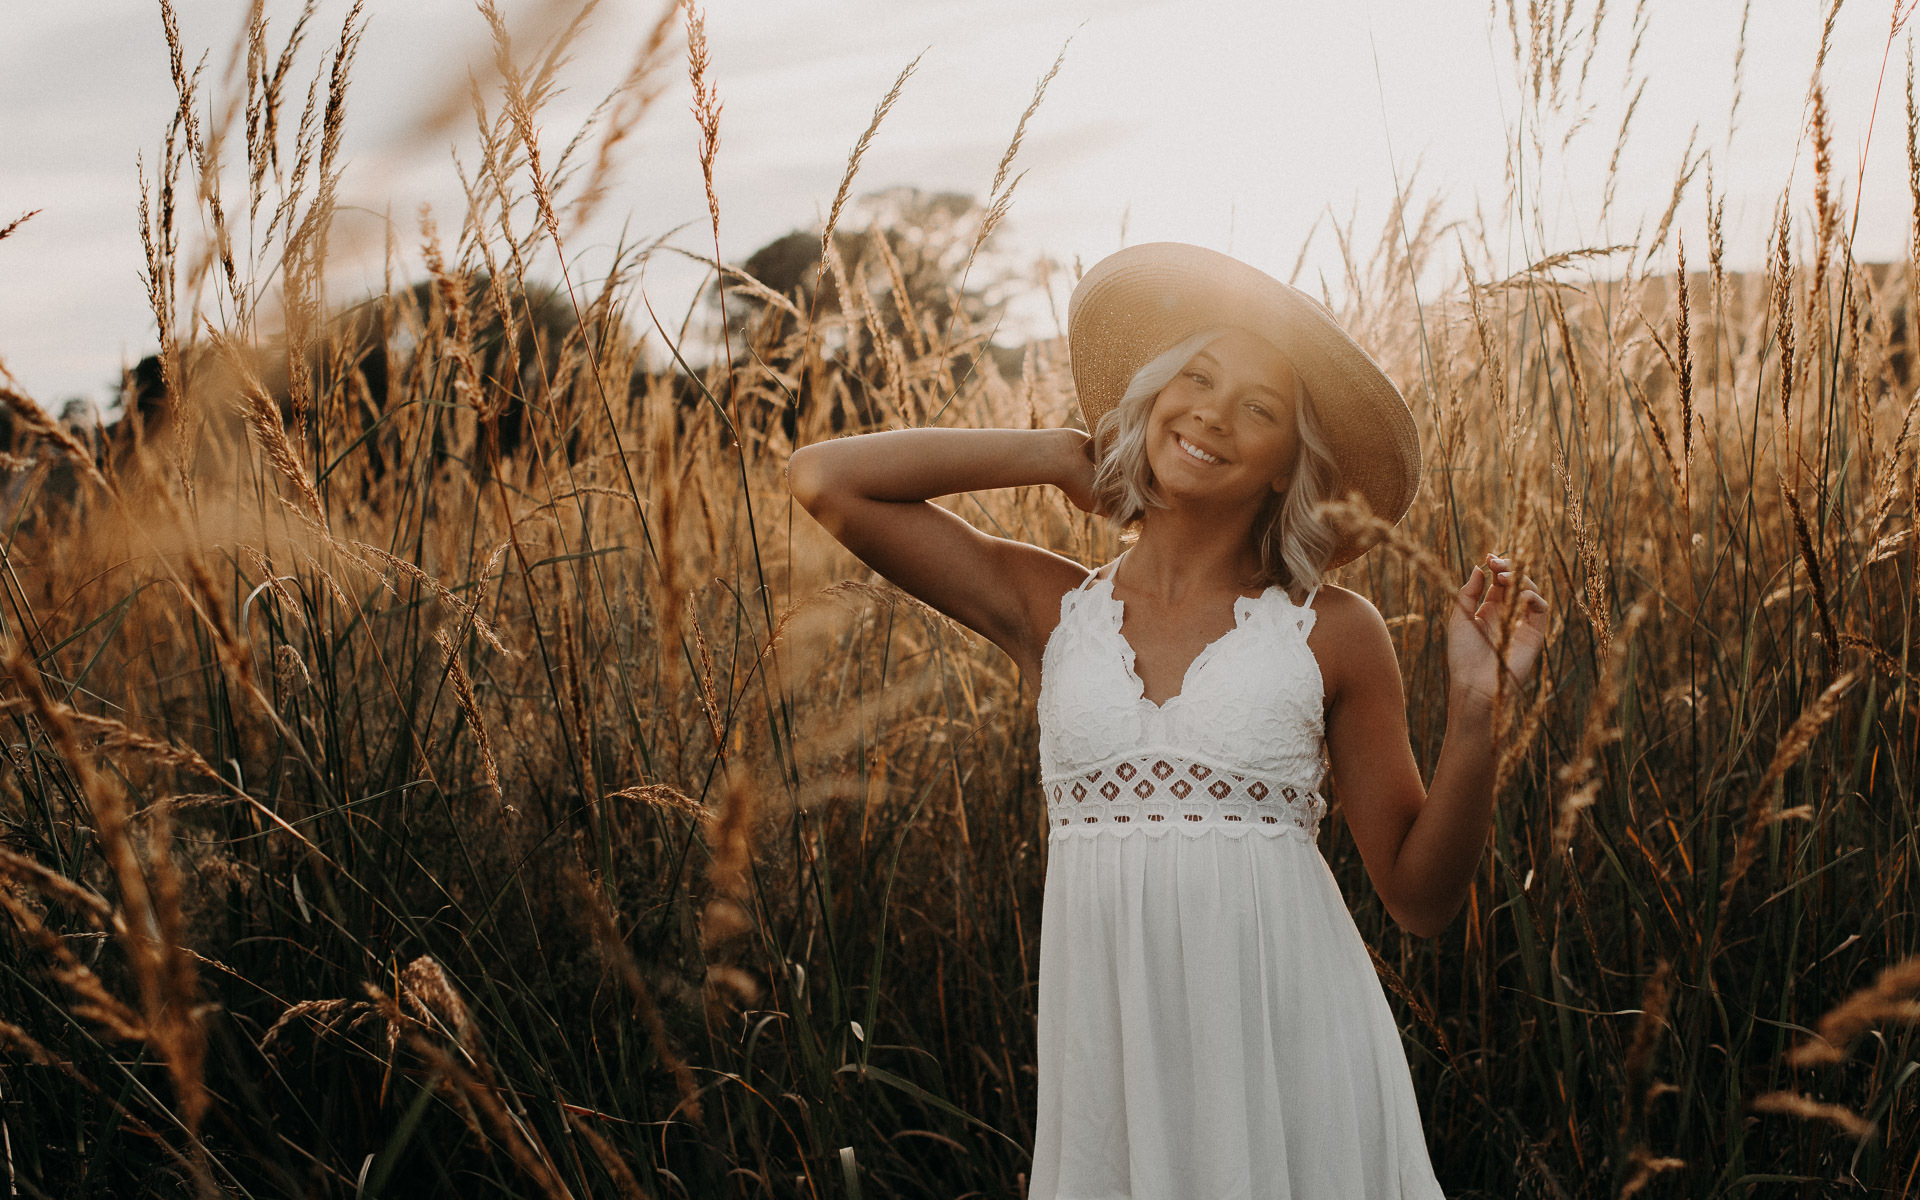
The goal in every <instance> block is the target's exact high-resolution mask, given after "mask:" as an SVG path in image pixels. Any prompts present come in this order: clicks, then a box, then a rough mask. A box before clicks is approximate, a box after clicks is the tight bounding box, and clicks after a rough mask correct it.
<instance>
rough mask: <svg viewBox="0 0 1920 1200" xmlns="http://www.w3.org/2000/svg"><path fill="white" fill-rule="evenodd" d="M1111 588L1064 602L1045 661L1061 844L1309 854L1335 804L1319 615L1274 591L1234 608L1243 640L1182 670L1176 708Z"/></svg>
mask: <svg viewBox="0 0 1920 1200" xmlns="http://www.w3.org/2000/svg"><path fill="white" fill-rule="evenodd" d="M1124 616H1125V613H1124V611H1123V609H1122V606H1121V603H1120V601H1119V600H1118V599H1117V598H1116V597H1115V596H1114V594H1113V584H1112V583H1111V581H1109V580H1106V579H1100V578H1097V577H1093V576H1089V578H1088V579H1087V581H1086V582H1084V583H1082V584H1081V585H1080V586H1079V587H1077V588H1075V589H1074V590H1072V591H1070V592H1068V593H1067V594H1066V595H1064V596H1062V597H1061V598H1060V623H1059V624H1058V625H1057V626H1055V628H1054V631H1053V633H1052V634H1051V635H1050V636H1049V637H1048V639H1047V644H1046V648H1045V649H1044V651H1043V652H1042V654H1041V659H1040V663H1041V667H1040V670H1041V675H1040V697H1039V705H1038V707H1039V718H1040V782H1041V787H1042V790H1043V791H1044V792H1045V795H1046V801H1047V823H1048V825H1049V827H1050V828H1051V829H1052V831H1053V835H1054V836H1055V837H1062V836H1075V835H1077V836H1082V837H1094V836H1100V835H1116V836H1125V835H1128V834H1131V833H1133V832H1136V831H1141V832H1145V833H1146V834H1148V835H1149V836H1159V835H1164V834H1165V833H1167V832H1169V831H1170V830H1173V829H1178V830H1180V832H1182V833H1184V834H1188V835H1191V836H1198V835H1200V834H1203V833H1224V834H1227V835H1228V836H1242V835H1244V834H1245V833H1246V831H1247V830H1249V829H1254V830H1258V831H1259V832H1260V833H1262V834H1265V835H1267V836H1270V837H1271V836H1283V835H1284V836H1289V837H1294V838H1298V839H1301V840H1305V841H1312V840H1313V839H1314V837H1315V836H1316V834H1317V833H1318V830H1319V825H1320V818H1321V816H1322V815H1323V814H1324V813H1325V811H1326V801H1325V800H1324V799H1323V798H1322V797H1321V795H1320V792H1319V787H1320V782H1321V779H1322V778H1323V777H1324V775H1325V771H1326V767H1325V754H1324V742H1323V736H1324V732H1325V728H1324V720H1323V715H1322V703H1323V696H1324V694H1325V693H1324V687H1323V684H1322V681H1321V678H1320V666H1319V663H1318V662H1317V661H1315V659H1314V657H1313V652H1312V651H1311V650H1310V649H1308V647H1307V634H1308V632H1309V631H1310V630H1312V628H1313V619H1314V612H1313V609H1311V608H1309V607H1305V606H1303V605H1299V604H1295V603H1294V602H1293V600H1292V599H1291V598H1289V597H1288V595H1287V593H1286V592H1285V591H1284V590H1282V589H1281V588H1278V587H1270V588H1268V589H1267V590H1266V592H1264V593H1263V594H1261V595H1260V596H1258V597H1247V596H1243V597H1241V598H1240V599H1239V600H1237V601H1235V603H1234V627H1233V628H1232V629H1230V630H1228V631H1227V632H1226V633H1224V634H1222V635H1221V636H1220V637H1219V638H1217V639H1215V640H1214V641H1213V642H1211V643H1209V644H1208V645H1207V647H1206V648H1205V649H1203V650H1202V651H1201V652H1200V653H1199V655H1198V656H1197V657H1196V658H1195V659H1194V660H1193V662H1192V664H1190V665H1189V666H1188V667H1187V672H1186V676H1185V678H1184V679H1183V680H1182V681H1181V686H1180V692H1179V694H1178V695H1176V696H1174V697H1172V698H1171V699H1169V700H1168V701H1167V702H1166V703H1165V704H1164V705H1158V704H1155V703H1153V702H1152V701H1151V700H1148V699H1147V698H1146V686H1145V685H1144V684H1143V683H1142V682H1141V681H1140V677H1139V676H1138V675H1137V674H1136V673H1135V671H1134V653H1133V648H1132V647H1131V646H1130V645H1128V644H1127V640H1126V639H1125V638H1124V637H1122V636H1121V633H1120V626H1121V622H1122V620H1123V618H1124Z"/></svg>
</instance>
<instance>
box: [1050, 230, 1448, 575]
mask: <svg viewBox="0 0 1920 1200" xmlns="http://www.w3.org/2000/svg"><path fill="white" fill-rule="evenodd" d="M1216 326H1226V327H1231V328H1237V329H1244V330H1246V331H1247V332H1249V333H1253V334H1257V335H1259V336H1260V337H1263V338H1265V339H1266V340H1267V341H1269V342H1271V343H1273V344H1274V345H1275V346H1276V347H1278V348H1279V349H1280V352H1281V353H1282V354H1285V355H1286V356H1287V361H1288V362H1290V363H1292V364H1293V369H1294V371H1295V372H1296V373H1297V374H1298V375H1299V377H1300V380H1301V382H1302V383H1304V384H1305V385H1306V388H1307V391H1308V393H1309V394H1310V395H1312V397H1313V407H1314V415H1315V416H1317V417H1318V418H1319V423H1320V428H1321V429H1322V430H1323V431H1324V432H1325V434H1326V438H1327V443H1328V445H1329V446H1330V447H1331V448H1332V450H1333V457H1334V461H1335V463H1336V464H1337V465H1338V466H1339V470H1340V484H1339V490H1340V494H1341V495H1342V496H1344V495H1345V494H1346V493H1347V492H1350V491H1355V492H1359V493H1360V495H1361V496H1362V497H1364V498H1365V500H1366V502H1367V504H1368V506H1369V507H1370V508H1372V510H1373V513H1374V515H1375V516H1377V517H1380V518H1382V519H1383V520H1387V521H1392V522H1396V523H1397V522H1398V521H1399V520H1400V518H1401V517H1403V516H1405V515H1406V512H1407V509H1408V507H1409V506H1411V505H1412V504H1413V497H1414V494H1415V493H1416V492H1418V491H1419V490H1420V435H1419V432H1418V431H1417V430H1416V429H1415V427H1414V423H1413V412H1412V410H1410V409H1409V408H1408V407H1407V402H1406V400H1405V399H1404V398H1403V397H1402V396H1401V395H1400V390H1399V389H1398V388H1396V387H1394V386H1393V381H1392V380H1390V379H1388V378H1387V376H1386V372H1384V371H1382V370H1381V369H1380V365H1379V364H1378V363H1376V362H1374V361H1373V358H1372V356H1371V355H1369V354H1368V353H1367V352H1366V351H1365V350H1362V349H1361V348H1360V347H1359V346H1358V345H1357V344H1356V343H1355V342H1354V340H1353V339H1352V338H1350V337H1348V336H1347V333H1346V331H1345V330H1343V329H1341V328H1340V326H1339V325H1337V324H1335V323H1334V319H1333V314H1332V313H1330V312H1328V311H1327V309H1326V308H1325V306H1323V305H1322V304H1321V303H1320V302H1319V301H1317V300H1315V299H1313V298H1312V297H1311V296H1308V295H1307V294H1306V293H1305V292H1302V291H1300V290H1299V289H1297V288H1292V287H1289V286H1287V285H1286V284H1284V283H1281V282H1280V281H1279V280H1278V279H1275V278H1273V277H1272V276H1271V275H1268V274H1266V273H1265V272H1263V271H1259V270H1256V269H1254V268H1253V267H1250V266H1248V265H1247V264H1245V263H1243V262H1241V261H1239V260H1238V259H1234V258H1229V257H1227V256H1226V255H1224V254H1219V253H1216V252H1215V251H1212V250H1207V249H1204V248H1202V247H1200V246H1189V245H1186V244H1184V243H1182V242H1148V243H1146V244H1144V245H1140V246H1129V247H1127V248H1126V249H1124V250H1121V251H1120V252H1118V253H1116V254H1110V255H1108V256H1107V257H1105V258H1103V259H1101V260H1100V261H1099V262H1097V263H1095V264H1094V265H1093V269H1092V270H1090V271H1088V272H1087V273H1086V275H1085V276H1084V277H1083V278H1082V279H1081V280H1080V283H1079V285H1078V286H1076V287H1075V288H1074V289H1073V298H1072V299H1071V300H1069V301H1068V303H1067V348H1068V351H1069V353H1070V354H1071V356H1072V360H1073V383H1074V388H1075V390H1076V391H1077V392H1078V393H1079V398H1080V413H1081V416H1083V417H1084V418H1085V419H1086V422H1087V429H1088V431H1089V432H1091V431H1092V430H1093V429H1094V428H1095V427H1096V426H1097V425H1098V424H1099V421H1100V418H1101V417H1102V416H1103V415H1105V414H1106V413H1107V412H1108V411H1109V410H1111V409H1112V408H1113V407H1114V406H1115V405H1117V404H1119V403H1120V397H1121V396H1122V395H1123V394H1124V393H1125V392H1126V390H1127V384H1128V383H1129V382H1131V381H1132V379H1133V376H1134V373H1135V372H1136V371H1138V370H1139V369H1140V368H1141V367H1142V366H1144V365H1146V364H1147V363H1148V362H1150V361H1152V360H1153V359H1154V358H1156V357H1158V356H1159V355H1161V354H1164V353H1165V352H1166V351H1168V350H1170V349H1172V348H1173V347H1174V346H1177V345H1179V344H1180V343H1181V342H1182V341H1185V340H1186V339H1187V338H1190V337H1192V336H1193V335H1194V334H1196V333H1199V332H1200V331H1201V330H1203V329H1211V328H1214V327H1216ZM1364 550H1365V547H1364V546H1363V545H1360V544H1357V542H1356V539H1354V538H1351V537H1347V538H1342V539H1341V540H1340V541H1339V543H1338V544H1336V546H1335V547H1334V553H1333V557H1332V559H1331V560H1330V561H1329V563H1328V566H1329V567H1337V566H1339V565H1341V564H1342V563H1346V562H1351V561H1352V560H1353V559H1355V558H1358V557H1359V556H1360V555H1361V554H1362V553H1363V552H1364Z"/></svg>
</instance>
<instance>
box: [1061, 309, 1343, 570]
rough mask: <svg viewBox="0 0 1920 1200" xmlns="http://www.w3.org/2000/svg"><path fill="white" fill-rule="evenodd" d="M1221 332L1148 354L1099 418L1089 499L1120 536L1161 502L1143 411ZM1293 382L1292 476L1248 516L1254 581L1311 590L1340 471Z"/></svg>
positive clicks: (1330, 534)
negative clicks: (1295, 451) (1295, 442)
mask: <svg viewBox="0 0 1920 1200" xmlns="http://www.w3.org/2000/svg"><path fill="white" fill-rule="evenodd" d="M1226 332H1227V330H1226V329H1224V328H1218V329H1207V330H1203V331H1201V332H1199V333H1196V334H1194V335H1193V336H1192V337H1190V338H1188V339H1186V340H1185V341H1183V342H1181V343H1180V344H1179V345H1177V346H1174V347H1173V348H1172V349H1169V350H1167V351H1165V352H1164V353H1162V354H1159V355H1157V356H1155V357H1154V358H1153V359H1151V360H1149V361H1148V362H1147V363H1146V364H1145V365H1144V366H1142V367H1141V368H1140V369H1139V370H1138V371H1135V372H1134V373H1133V379H1132V380H1131V381H1130V382H1129V383H1128V384H1127V390H1126V392H1125V393H1124V394H1123V395H1122V396H1121V397H1120V403H1119V404H1116V405H1115V406H1114V407H1113V408H1112V409H1111V410H1110V411H1108V412H1107V413H1105V414H1104V415H1103V416H1101V418H1100V420H1099V423H1098V424H1097V426H1096V427H1095V428H1094V430H1093V435H1094V444H1095V445H1096V446H1099V447H1102V450H1101V453H1100V461H1099V464H1098V465H1097V466H1096V467H1095V468H1094V476H1093V495H1094V499H1095V500H1096V501H1097V502H1098V506H1099V508H1100V510H1101V511H1102V512H1105V513H1108V514H1109V515H1110V516H1111V517H1112V518H1113V519H1114V520H1116V521H1119V522H1120V523H1121V524H1122V525H1123V526H1125V527H1126V532H1124V533H1122V534H1121V539H1122V540H1123V541H1129V542H1131V541H1132V540H1133V539H1134V538H1137V537H1138V536H1139V524H1140V522H1141V521H1142V519H1144V518H1145V516H1146V513H1147V510H1148V509H1149V508H1165V507H1167V504H1166V501H1165V500H1163V499H1161V498H1160V495H1159V493H1158V492H1156V491H1155V490H1154V487H1153V483H1152V480H1151V479H1150V478H1149V476H1150V474H1151V471H1150V469H1149V467H1148V466H1147V414H1148V413H1150V412H1152V411H1153V401H1154V398H1155V397H1157V396H1158V395H1159V394H1160V389H1162V388H1164V387H1166V386H1167V384H1168V383H1170V382H1172V380H1173V377H1174V376H1175V375H1178V374H1179V373H1180V370H1181V368H1182V367H1185V366H1186V365H1187V363H1188V361H1189V360H1191V359H1192V358H1193V356H1194V355H1196V354H1198V353H1200V351H1201V350H1203V349H1205V348H1206V347H1207V345H1208V344H1209V343H1211V342H1213V341H1214V339H1216V338H1218V337H1220V336H1221V335H1222V334H1224V333H1226ZM1293 381H1294V382H1293V411H1294V419H1295V423H1296V425H1297V426H1298V429H1299V432H1300V452H1299V457H1298V458H1296V459H1295V460H1294V469H1293V482H1292V483H1291V484H1289V485H1288V487H1287V490H1286V491H1285V492H1284V493H1276V494H1275V495H1274V496H1273V497H1272V498H1270V499H1269V500H1268V501H1267V502H1266V503H1265V504H1263V505H1262V506H1261V510H1260V515H1259V517H1258V518H1256V519H1255V522H1254V530H1255V540H1256V542H1257V543H1258V548H1259V551H1260V578H1259V580H1258V581H1257V582H1260V583H1277V584H1281V585H1284V586H1290V587H1298V588H1304V589H1306V590H1308V591H1312V590H1313V589H1314V588H1317V587H1319V586H1320V581H1321V579H1322V578H1323V577H1324V576H1325V574H1326V570H1327V560H1328V559H1329V558H1331V557H1332V555H1333V547H1334V543H1335V541H1336V537H1335V534H1334V530H1333V527H1332V526H1331V525H1330V524H1328V523H1327V520H1326V518H1325V517H1323V516H1321V515H1320V505H1321V503H1322V502H1323V501H1325V500H1327V499H1329V498H1331V497H1332V496H1334V495H1337V494H1338V488H1339V485H1340V471H1339V468H1338V467H1337V466H1336V465H1335V463H1334V461H1333V452H1332V450H1331V449H1330V448H1329V447H1328V445H1327V439H1326V435H1325V434H1324V433H1323V432H1322V431H1321V429H1320V422H1319V419H1318V418H1317V417H1316V416H1315V415H1314V406H1313V397H1312V395H1311V394H1309V393H1308V391H1307V388H1306V385H1305V384H1303V383H1301V382H1300V377H1299V375H1298V374H1294V376H1293Z"/></svg>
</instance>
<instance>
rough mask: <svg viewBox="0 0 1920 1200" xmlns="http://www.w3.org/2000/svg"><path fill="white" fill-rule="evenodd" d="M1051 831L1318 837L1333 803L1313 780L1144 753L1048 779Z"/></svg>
mask: <svg viewBox="0 0 1920 1200" xmlns="http://www.w3.org/2000/svg"><path fill="white" fill-rule="evenodd" d="M1041 786H1042V789H1043V791H1044V792H1045V794H1046V800H1047V826H1048V829H1049V831H1050V836H1052V837H1055V838H1060V837H1097V836H1101V835H1110V836H1115V837H1126V836H1130V835H1132V834H1134V833H1144V834H1146V835H1147V836H1149V837H1164V836H1166V835H1167V834H1168V833H1171V832H1172V831H1174V830H1176V829H1177V830H1179V831H1180V832H1181V833H1183V834H1186V835H1188V836H1190V837H1197V836H1199V835H1201V834H1203V833H1223V834H1226V835H1227V836H1229V837H1244V836H1245V835H1246V834H1247V832H1248V831H1249V830H1252V831H1255V832H1258V833H1260V834H1262V835H1264V836H1266V837H1290V838H1294V839H1295V840H1298V841H1304V842H1309V843H1311V842H1313V841H1315V839H1316V838H1318V836H1319V832H1320V818H1321V817H1323V816H1324V815H1326V811H1327V802H1326V799H1325V798H1324V797H1322V796H1321V795H1320V793H1319V791H1318V790H1316V789H1315V788H1313V787H1311V786H1302V785H1300V784H1295V783H1281V782H1277V781H1274V780H1270V779H1263V778H1261V777H1260V776H1258V775H1248V774H1244V773H1241V772H1237V771H1233V770H1230V769H1223V768H1217V767H1214V766H1212V765H1210V764H1208V763H1206V762H1203V761H1201V760H1198V759H1192V758H1186V757H1183V756H1181V755H1176V754H1141V755H1136V756H1134V757H1131V758H1123V759H1120V760H1118V761H1116V762H1111V763H1108V764H1106V765H1105V766H1100V767H1095V768H1093V769H1092V770H1089V771H1082V772H1076V773H1074V774H1070V775H1064V776H1061V777H1059V778H1055V779H1048V780H1044V781H1042V785H1041Z"/></svg>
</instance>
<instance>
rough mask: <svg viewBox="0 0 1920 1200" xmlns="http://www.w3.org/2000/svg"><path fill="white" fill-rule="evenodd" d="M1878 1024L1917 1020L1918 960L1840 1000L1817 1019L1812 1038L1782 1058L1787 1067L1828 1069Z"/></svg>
mask: <svg viewBox="0 0 1920 1200" xmlns="http://www.w3.org/2000/svg"><path fill="white" fill-rule="evenodd" d="M1881 1021H1905V1022H1908V1023H1912V1022H1915V1021H1920V957H1914V958H1908V959H1904V960H1902V961H1901V962H1898V963H1895V964H1894V965H1893V966H1891V967H1888V968H1886V969H1885V970H1883V971H1881V972H1880V975H1879V977H1878V978H1877V979H1875V980H1874V981H1873V984H1872V986H1870V987H1865V988H1862V989H1860V990H1859V991H1857V992H1855V993H1853V995H1851V996H1848V997H1847V998H1846V999H1845V1000H1843V1001H1841V1002H1840V1004H1839V1005H1838V1006H1836V1007H1835V1008H1834V1009H1833V1010H1832V1011H1831V1012H1829V1013H1827V1014H1826V1015H1825V1016H1823V1017H1821V1018H1820V1022H1819V1024H1818V1025H1816V1026H1815V1027H1814V1037H1813V1038H1811V1039H1810V1040H1808V1041H1804V1042H1802V1043H1800V1044H1799V1045H1798V1046H1795V1047H1794V1048H1793V1049H1791V1050H1789V1051H1788V1052H1787V1053H1786V1055H1785V1061H1786V1063H1787V1065H1788V1066H1793V1067H1813V1066H1831V1065H1833V1064H1835V1063H1839V1062H1843V1061H1845V1059H1846V1057H1847V1055H1848V1053H1849V1052H1850V1051H1851V1049H1852V1047H1853V1043H1854V1041H1855V1040H1856V1039H1858V1038H1859V1037H1860V1035H1861V1034H1863V1033H1865V1032H1866V1031H1867V1030H1869V1029H1871V1028H1873V1026H1874V1025H1876V1024H1878V1023H1879V1022H1881Z"/></svg>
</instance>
